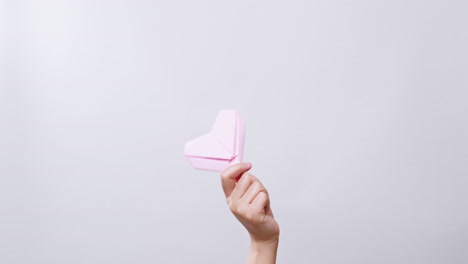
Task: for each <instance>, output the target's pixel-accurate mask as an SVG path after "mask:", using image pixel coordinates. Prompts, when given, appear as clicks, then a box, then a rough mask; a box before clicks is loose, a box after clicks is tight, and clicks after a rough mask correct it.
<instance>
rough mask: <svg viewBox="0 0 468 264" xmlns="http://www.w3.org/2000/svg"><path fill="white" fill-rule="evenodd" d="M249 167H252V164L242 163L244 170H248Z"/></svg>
mask: <svg viewBox="0 0 468 264" xmlns="http://www.w3.org/2000/svg"><path fill="white" fill-rule="evenodd" d="M250 167H252V163H250V162H244V168H250Z"/></svg>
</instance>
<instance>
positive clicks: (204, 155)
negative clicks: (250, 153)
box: [184, 110, 245, 171]
mask: <svg viewBox="0 0 468 264" xmlns="http://www.w3.org/2000/svg"><path fill="white" fill-rule="evenodd" d="M244 137H245V121H244V119H243V118H242V117H241V116H240V114H239V112H237V111H234V110H222V111H220V112H219V114H218V117H217V118H216V121H215V123H214V125H213V128H212V129H211V131H210V132H209V133H208V134H206V135H203V136H201V137H198V138H195V139H193V140H190V141H189V142H187V143H186V144H185V151H184V155H185V157H186V158H187V159H188V161H189V162H190V164H191V165H192V166H193V167H194V168H196V169H202V170H211V171H223V170H224V169H226V168H227V167H229V166H231V165H233V164H237V163H240V162H242V158H243V153H244Z"/></svg>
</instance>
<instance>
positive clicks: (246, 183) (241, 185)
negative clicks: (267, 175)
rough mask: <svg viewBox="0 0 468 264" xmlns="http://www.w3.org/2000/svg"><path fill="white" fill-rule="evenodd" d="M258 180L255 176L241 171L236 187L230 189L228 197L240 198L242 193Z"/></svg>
mask: <svg viewBox="0 0 468 264" xmlns="http://www.w3.org/2000/svg"><path fill="white" fill-rule="evenodd" d="M256 181H258V180H257V178H255V176H253V175H252V174H250V173H247V172H246V173H243V174H242V175H241V177H240V179H239V181H238V182H237V184H236V187H235V188H234V190H233V191H232V193H231V195H230V196H229V197H231V198H233V199H240V198H242V196H243V195H244V193H245V192H246V191H247V190H248V189H249V187H250V186H251V185H252V184H253V183H254V182H256Z"/></svg>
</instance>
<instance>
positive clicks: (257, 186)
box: [242, 180, 267, 204]
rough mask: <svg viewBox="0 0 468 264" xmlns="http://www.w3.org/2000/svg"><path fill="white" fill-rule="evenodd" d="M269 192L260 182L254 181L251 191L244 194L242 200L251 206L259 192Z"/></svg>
mask: <svg viewBox="0 0 468 264" xmlns="http://www.w3.org/2000/svg"><path fill="white" fill-rule="evenodd" d="M262 191H263V192H265V193H266V192H267V190H266V189H265V187H263V184H262V183H261V182H260V181H258V180H257V181H253V182H252V184H251V185H250V187H249V189H248V190H247V191H246V192H245V193H244V195H243V196H242V200H244V201H245V202H246V203H247V204H251V203H252V201H253V200H254V199H255V197H256V196H257V194H258V193H259V192H262Z"/></svg>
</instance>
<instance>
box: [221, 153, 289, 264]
mask: <svg viewBox="0 0 468 264" xmlns="http://www.w3.org/2000/svg"><path fill="white" fill-rule="evenodd" d="M251 168H252V164H251V163H250V162H244V163H239V164H236V165H232V166H231V167H229V168H227V169H226V170H224V171H223V172H222V173H221V183H222V186H223V190H224V194H225V195H226V201H227V203H228V205H229V209H231V212H232V213H233V214H234V216H235V217H236V218H237V219H238V220H239V222H241V224H242V225H243V226H244V227H245V228H246V229H247V231H248V232H249V235H250V247H249V252H248V255H247V260H246V264H254V263H262V264H273V263H276V253H277V249H278V241H279V233H280V231H279V225H278V223H277V222H276V220H275V218H274V217H273V212H272V211H271V208H270V198H269V196H268V191H267V190H266V188H265V187H264V186H263V184H262V183H261V182H260V181H259V180H258V179H257V178H256V177H255V176H253V175H252V174H250V173H248V171H249V170H250V169H251Z"/></svg>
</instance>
